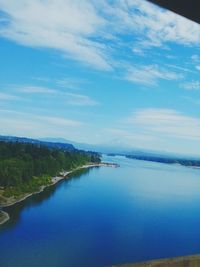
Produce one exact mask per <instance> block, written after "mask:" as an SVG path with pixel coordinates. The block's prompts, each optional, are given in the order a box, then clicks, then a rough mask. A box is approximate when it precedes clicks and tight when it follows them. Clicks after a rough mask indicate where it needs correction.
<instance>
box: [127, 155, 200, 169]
mask: <svg viewBox="0 0 200 267" xmlns="http://www.w3.org/2000/svg"><path fill="white" fill-rule="evenodd" d="M126 157H127V158H131V159H138V160H146V161H154V162H160V163H167V164H180V165H183V166H187V167H200V160H193V159H191V160H190V159H179V158H164V157H156V156H154V157H153V156H139V155H126Z"/></svg>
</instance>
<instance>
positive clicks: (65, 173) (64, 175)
mask: <svg viewBox="0 0 200 267" xmlns="http://www.w3.org/2000/svg"><path fill="white" fill-rule="evenodd" d="M103 166H104V167H114V168H117V167H119V165H118V164H116V163H107V162H100V163H88V164H86V165H82V166H80V167H77V168H76V169H73V170H71V171H63V172H60V176H55V177H52V178H51V183H50V184H48V185H42V186H41V187H40V190H39V191H36V192H32V193H27V194H24V195H23V196H22V197H21V198H19V199H17V200H16V199H15V200H13V201H12V200H11V202H10V203H8V204H1V205H0V207H1V208H6V207H10V206H13V205H15V204H17V203H19V202H22V201H24V200H26V199H27V198H29V197H31V196H33V195H36V194H39V193H41V192H43V191H44V189H45V188H47V187H49V186H53V185H55V184H57V183H58V182H60V181H62V180H64V179H66V178H69V177H68V175H69V174H71V173H73V172H76V171H78V170H81V169H88V168H94V167H103ZM0 214H3V215H4V216H3V217H4V218H3V219H2V220H1V217H0V225H2V224H4V223H5V222H7V221H8V220H9V219H10V216H9V214H8V213H7V212H5V211H3V210H0Z"/></svg>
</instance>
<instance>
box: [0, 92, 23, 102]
mask: <svg viewBox="0 0 200 267" xmlns="http://www.w3.org/2000/svg"><path fill="white" fill-rule="evenodd" d="M22 99H23V98H22V97H19V96H16V95H11V94H6V93H0V100H22Z"/></svg>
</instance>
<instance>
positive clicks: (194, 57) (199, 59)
mask: <svg viewBox="0 0 200 267" xmlns="http://www.w3.org/2000/svg"><path fill="white" fill-rule="evenodd" d="M191 59H192V61H193V63H199V62H200V56H199V55H192V56H191Z"/></svg>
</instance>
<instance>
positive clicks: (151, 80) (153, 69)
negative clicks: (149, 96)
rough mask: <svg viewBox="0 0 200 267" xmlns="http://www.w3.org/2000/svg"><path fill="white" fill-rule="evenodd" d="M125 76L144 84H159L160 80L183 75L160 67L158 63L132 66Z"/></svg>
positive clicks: (178, 77)
mask: <svg viewBox="0 0 200 267" xmlns="http://www.w3.org/2000/svg"><path fill="white" fill-rule="evenodd" d="M124 78H125V79H126V80H128V81H131V82H134V83H139V84H143V85H157V82H158V81H159V80H177V79H180V78H181V75H179V74H177V73H175V72H172V71H168V70H165V69H162V68H159V67H158V66H157V65H147V66H142V65H141V66H132V67H130V68H129V70H128V72H127V74H126V75H125V77H124Z"/></svg>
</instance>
